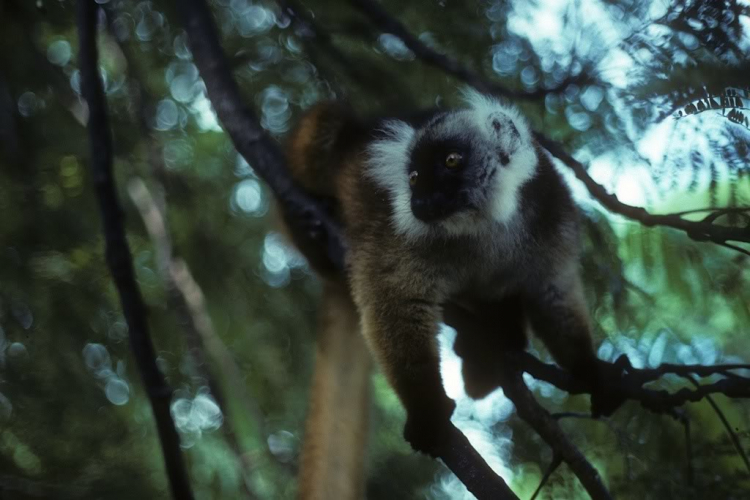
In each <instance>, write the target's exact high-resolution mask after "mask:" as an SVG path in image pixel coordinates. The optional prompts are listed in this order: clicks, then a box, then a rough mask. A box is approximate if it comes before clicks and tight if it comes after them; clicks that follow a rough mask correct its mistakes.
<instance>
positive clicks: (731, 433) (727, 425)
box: [684, 375, 750, 472]
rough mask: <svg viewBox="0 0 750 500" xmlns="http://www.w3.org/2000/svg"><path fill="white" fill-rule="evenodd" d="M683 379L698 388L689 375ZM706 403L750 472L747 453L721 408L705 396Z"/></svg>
mask: <svg viewBox="0 0 750 500" xmlns="http://www.w3.org/2000/svg"><path fill="white" fill-rule="evenodd" d="M684 378H686V379H688V380H689V381H690V382H691V383H692V384H693V385H694V386H695V387H700V384H699V383H698V381H697V380H695V378H693V377H691V376H690V375H684ZM706 401H708V404H710V405H711V408H713V410H714V411H715V412H716V415H717V416H718V417H719V420H721V423H722V425H724V428H725V429H726V430H727V434H729V439H731V440H732V444H734V447H735V449H736V450H737V454H738V455H739V456H740V457H741V458H742V461H743V462H745V467H746V468H747V471H748V472H750V460H748V458H747V453H745V449H744V448H743V447H742V443H740V438H739V437H737V433H736V432H734V429H732V426H731V424H730V423H729V420H727V417H726V415H724V412H723V411H722V410H721V408H719V405H718V404H716V401H714V398H712V397H711V396H706Z"/></svg>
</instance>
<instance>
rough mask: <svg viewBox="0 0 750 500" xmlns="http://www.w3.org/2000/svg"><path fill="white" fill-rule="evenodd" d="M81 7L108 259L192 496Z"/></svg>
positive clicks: (89, 16) (88, 22) (181, 479)
mask: <svg viewBox="0 0 750 500" xmlns="http://www.w3.org/2000/svg"><path fill="white" fill-rule="evenodd" d="M77 12H78V33H79V41H80V56H79V61H80V69H81V86H82V93H83V96H84V99H86V102H87V104H88V107H89V120H88V131H89V141H90V143H91V167H92V177H93V180H94V188H95V191H96V195H97V199H98V201H99V209H100V211H101V215H102V220H103V225H104V237H105V241H106V252H105V253H106V260H107V264H108V266H109V270H110V273H111V274H112V278H113V279H114V282H115V286H116V287H117V291H118V294H119V296H120V304H121V305H122V309H123V313H124V316H125V321H126V322H127V325H128V336H129V339H130V347H131V349H132V351H133V356H134V357H135V360H136V364H137V366H138V370H139V372H140V374H141V378H142V380H143V383H144V386H145V388H146V393H147V394H148V397H149V401H150V403H151V409H152V411H153V413H154V418H155V420H156V427H157V430H158V434H159V439H160V441H161V447H162V453H163V454H164V462H165V465H166V469H167V476H168V478H169V484H170V487H171V490H172V496H173V497H174V498H177V499H180V500H182V499H192V498H193V492H192V490H191V488H190V482H189V481H188V475H187V471H186V470H185V464H184V462H183V458H182V451H181V449H180V438H179V435H178V434H177V429H176V428H175V425H174V421H172V417H171V415H170V403H171V401H172V389H171V388H170V387H169V386H168V385H167V382H166V380H165V378H164V375H163V374H162V373H161V371H159V367H158V365H157V364H156V352H155V350H154V346H153V344H152V342H151V337H150V336H149V332H148V323H147V320H146V307H145V305H144V304H143V299H142V298H141V293H140V290H139V288H138V284H137V283H136V280H135V273H134V270H133V262H132V257H131V254H130V249H129V247H128V242H127V239H126V236H125V227H124V224H123V215H122V210H121V209H120V205H119V203H118V201H117V189H116V188H115V180H114V176H113V172H112V137H111V135H110V134H111V133H110V129H109V119H108V117H107V106H106V101H105V98H104V91H103V89H102V82H101V80H100V78H101V77H100V75H99V64H98V51H97V45H96V35H97V15H98V12H99V6H98V5H97V4H96V2H95V1H94V0H79V1H78V11H77Z"/></svg>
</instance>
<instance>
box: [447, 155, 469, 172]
mask: <svg viewBox="0 0 750 500" xmlns="http://www.w3.org/2000/svg"><path fill="white" fill-rule="evenodd" d="M463 159H464V157H463V156H461V154H460V153H450V154H449V155H448V156H446V157H445V166H446V167H448V168H458V167H460V166H461V161H462V160H463Z"/></svg>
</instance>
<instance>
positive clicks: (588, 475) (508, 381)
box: [501, 362, 612, 500]
mask: <svg viewBox="0 0 750 500" xmlns="http://www.w3.org/2000/svg"><path fill="white" fill-rule="evenodd" d="M513 365H514V363H512V362H507V363H504V364H503V371H504V373H503V381H502V383H501V386H502V388H503V393H504V394H505V396H507V398H508V399H510V400H511V401H512V402H513V404H514V405H515V406H516V411H517V412H518V416H519V417H521V419H523V421H524V422H526V423H527V424H529V425H530V426H531V427H532V428H533V429H534V430H535V431H536V432H537V434H539V435H540V436H541V437H542V439H544V441H545V442H546V443H547V444H548V445H549V446H550V447H551V448H552V450H553V452H554V454H555V455H556V456H559V457H560V458H561V459H562V460H563V461H565V463H566V464H568V467H570V469H571V470H572V471H573V473H574V474H575V475H576V477H578V480H579V481H581V484H582V485H583V487H584V488H585V489H586V492H587V493H588V494H589V495H590V496H591V498H592V499H593V500H608V499H611V498H612V495H611V494H610V493H609V491H608V490H607V488H606V487H605V486H604V483H603V482H602V479H601V477H600V476H599V473H598V472H597V471H596V469H595V468H594V466H593V465H591V463H590V462H589V461H588V460H586V457H585V456H583V454H582V453H581V452H580V451H579V450H578V448H576V446H575V445H574V444H573V443H572V442H571V441H570V440H569V439H568V437H567V436H566V435H565V433H564V432H563V431H562V429H560V426H559V425H558V423H557V421H556V420H555V419H554V418H552V416H551V415H550V414H549V413H548V412H547V410H545V409H544V408H542V406H541V405H540V404H539V403H538V402H537V400H536V399H535V398H534V396H533V394H531V391H529V388H528V387H526V384H525V383H524V382H523V378H522V377H521V375H522V372H521V371H520V370H518V369H516V368H515V367H514V366H513Z"/></svg>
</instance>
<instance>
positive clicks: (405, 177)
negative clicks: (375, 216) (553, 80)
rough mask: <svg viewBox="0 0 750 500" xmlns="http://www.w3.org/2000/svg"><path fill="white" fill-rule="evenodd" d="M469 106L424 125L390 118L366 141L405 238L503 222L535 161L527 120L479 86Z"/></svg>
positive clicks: (373, 172) (370, 163)
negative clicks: (373, 138)
mask: <svg viewBox="0 0 750 500" xmlns="http://www.w3.org/2000/svg"><path fill="white" fill-rule="evenodd" d="M464 100H465V102H466V104H467V108H466V109H460V110H455V111H447V112H444V113H438V114H436V115H435V116H434V117H432V118H431V119H430V120H428V121H427V122H426V123H425V124H423V125H421V126H419V127H418V128H414V127H413V126H412V125H410V124H408V123H406V122H403V121H400V120H391V121H388V122H386V123H385V125H384V126H383V132H384V137H383V138H382V139H379V140H377V141H375V142H373V143H372V144H371V145H370V146H369V147H368V158H367V169H366V171H367V173H368V175H369V176H370V177H371V178H372V179H373V180H374V181H375V182H377V183H378V184H379V185H380V186H381V187H383V188H384V189H386V190H387V191H388V192H389V193H390V200H391V204H392V211H393V213H392V217H393V224H394V226H395V228H396V230H397V231H398V232H399V233H401V234H404V235H405V236H408V237H417V238H418V237H421V236H427V235H429V234H434V233H435V232H438V233H444V234H447V235H461V234H478V233H482V232H484V231H486V230H487V229H488V225H492V224H498V223H499V224H508V223H509V222H510V221H511V220H512V219H513V217H514V215H515V214H516V213H517V211H518V204H519V202H520V200H519V192H520V189H521V187H522V186H523V184H524V183H526V182H527V181H528V180H529V179H531V178H532V177H533V176H534V174H535V172H536V168H537V156H536V150H535V149H534V145H533V142H532V137H531V132H530V131H529V127H528V125H527V123H526V120H525V119H524V118H523V117H522V116H521V115H520V114H519V113H518V111H517V110H516V109H515V108H514V107H511V106H507V105H504V104H502V103H501V102H499V101H498V100H496V99H494V98H492V97H488V96H485V95H482V94H480V93H478V92H474V91H467V92H466V93H465V94H464Z"/></svg>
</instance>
